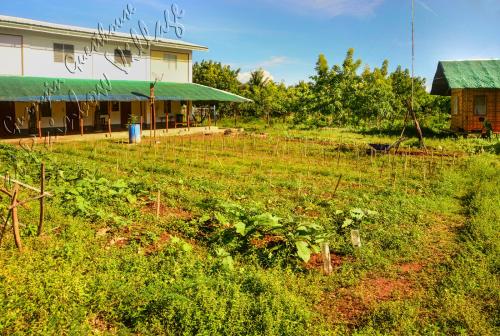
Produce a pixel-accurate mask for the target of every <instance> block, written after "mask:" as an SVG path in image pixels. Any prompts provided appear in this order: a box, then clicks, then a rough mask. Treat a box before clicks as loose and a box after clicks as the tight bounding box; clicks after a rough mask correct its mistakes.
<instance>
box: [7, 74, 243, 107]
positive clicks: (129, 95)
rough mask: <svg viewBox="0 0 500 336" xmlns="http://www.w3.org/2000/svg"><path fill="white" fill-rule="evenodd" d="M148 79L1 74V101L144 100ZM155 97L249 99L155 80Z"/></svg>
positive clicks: (211, 99)
mask: <svg viewBox="0 0 500 336" xmlns="http://www.w3.org/2000/svg"><path fill="white" fill-rule="evenodd" d="M150 85H151V82H148V81H126V80H107V79H106V78H103V79H101V80H95V79H68V78H44V77H19V76H0V101H15V102H37V101H39V102H40V101H41V102H43V101H48V100H50V101H52V102H56V101H145V100H149V95H150ZM155 97H156V99H157V100H172V101H181V100H185V101H188V100H189V101H221V102H237V103H243V102H250V101H251V100H250V99H247V98H244V97H241V96H238V95H235V94H232V93H229V92H225V91H221V90H217V89H214V88H211V87H208V86H203V85H199V84H192V83H167V82H157V83H156V86H155Z"/></svg>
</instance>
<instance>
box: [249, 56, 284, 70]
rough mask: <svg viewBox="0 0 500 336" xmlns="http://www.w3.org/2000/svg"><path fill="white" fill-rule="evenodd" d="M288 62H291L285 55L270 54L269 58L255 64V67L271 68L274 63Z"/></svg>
mask: <svg viewBox="0 0 500 336" xmlns="http://www.w3.org/2000/svg"><path fill="white" fill-rule="evenodd" d="M289 63H291V60H290V59H288V57H286V56H272V57H271V58H270V59H268V60H265V61H263V62H261V63H259V64H257V66H256V68H271V67H273V66H276V65H282V64H289Z"/></svg>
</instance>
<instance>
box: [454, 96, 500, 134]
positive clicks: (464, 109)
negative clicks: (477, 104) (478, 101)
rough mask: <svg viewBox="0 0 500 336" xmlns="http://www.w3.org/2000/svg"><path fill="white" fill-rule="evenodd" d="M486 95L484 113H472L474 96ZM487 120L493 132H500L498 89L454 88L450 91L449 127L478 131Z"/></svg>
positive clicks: (456, 129)
mask: <svg viewBox="0 0 500 336" xmlns="http://www.w3.org/2000/svg"><path fill="white" fill-rule="evenodd" d="M478 96H485V97H486V115H477V114H475V113H474V100H475V97H478ZM484 120H488V121H489V122H490V123H491V124H492V126H493V131H494V132H495V133H500V90H498V89H491V90H478V89H454V90H452V92H451V129H452V130H454V131H466V132H480V131H481V130H482V129H483V127H484Z"/></svg>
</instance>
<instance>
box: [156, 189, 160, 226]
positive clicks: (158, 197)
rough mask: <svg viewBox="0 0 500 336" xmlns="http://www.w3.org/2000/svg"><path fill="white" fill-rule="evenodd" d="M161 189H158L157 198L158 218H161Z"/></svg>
mask: <svg viewBox="0 0 500 336" xmlns="http://www.w3.org/2000/svg"><path fill="white" fill-rule="evenodd" d="M160 202H161V191H160V190H158V196H157V198H156V218H157V219H158V218H160V205H161V203H160Z"/></svg>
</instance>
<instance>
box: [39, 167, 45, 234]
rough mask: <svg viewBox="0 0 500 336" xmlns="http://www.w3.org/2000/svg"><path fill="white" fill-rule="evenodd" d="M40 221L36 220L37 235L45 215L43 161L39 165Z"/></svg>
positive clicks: (41, 227) (40, 231) (40, 232)
mask: <svg viewBox="0 0 500 336" xmlns="http://www.w3.org/2000/svg"><path fill="white" fill-rule="evenodd" d="M40 172H41V174H40V196H41V197H40V221H39V222H38V236H39V237H40V236H41V235H42V229H43V218H44V215H45V197H44V196H45V163H43V162H42V164H41V167H40Z"/></svg>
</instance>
